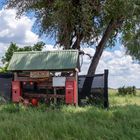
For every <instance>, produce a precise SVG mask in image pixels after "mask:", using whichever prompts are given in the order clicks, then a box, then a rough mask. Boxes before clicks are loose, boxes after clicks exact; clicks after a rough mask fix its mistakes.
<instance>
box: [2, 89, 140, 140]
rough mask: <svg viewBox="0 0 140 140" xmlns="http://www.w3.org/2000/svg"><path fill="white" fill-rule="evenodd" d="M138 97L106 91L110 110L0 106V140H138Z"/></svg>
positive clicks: (90, 107) (139, 117) (139, 103)
mask: <svg viewBox="0 0 140 140" xmlns="http://www.w3.org/2000/svg"><path fill="white" fill-rule="evenodd" d="M139 95H140V94H139V93H138V94H137V95H136V96H117V95H116V91H115V90H112V91H109V100H110V109H109V110H105V109H102V108H97V107H93V106H86V107H74V106H63V107H61V108H60V109H51V108H47V107H45V106H44V105H43V106H41V105H40V106H39V107H38V108H26V107H24V106H22V105H19V106H16V105H13V104H8V105H1V106H0V140H19V139H20V140H132V139H133V140H139V139H140V134H139V130H140V96H139Z"/></svg>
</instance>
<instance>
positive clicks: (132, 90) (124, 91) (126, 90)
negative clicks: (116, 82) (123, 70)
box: [118, 86, 136, 95]
mask: <svg viewBox="0 0 140 140" xmlns="http://www.w3.org/2000/svg"><path fill="white" fill-rule="evenodd" d="M118 95H136V87H135V86H129V87H125V86H123V87H120V88H118Z"/></svg>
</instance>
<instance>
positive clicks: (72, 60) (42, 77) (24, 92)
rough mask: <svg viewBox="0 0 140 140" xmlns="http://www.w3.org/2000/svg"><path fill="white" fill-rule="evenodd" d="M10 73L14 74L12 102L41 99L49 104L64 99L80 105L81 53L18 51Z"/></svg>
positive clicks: (14, 56) (67, 51) (10, 64)
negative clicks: (51, 101)
mask: <svg viewBox="0 0 140 140" xmlns="http://www.w3.org/2000/svg"><path fill="white" fill-rule="evenodd" d="M8 70H9V71H11V72H13V73H14V80H13V82H12V100H13V102H19V101H20V99H21V97H22V98H23V99H32V98H37V99H38V100H43V101H45V102H49V101H50V100H53V101H55V102H57V101H61V99H64V100H63V101H65V103H66V104H77V102H78V101H77V100H78V97H77V96H78V95H77V94H78V87H77V85H78V84H77V79H78V78H77V77H78V71H79V52H78V51H77V50H57V51H46V52H40V51H38V52H15V53H14V54H13V56H12V59H11V61H10V63H9V67H8Z"/></svg>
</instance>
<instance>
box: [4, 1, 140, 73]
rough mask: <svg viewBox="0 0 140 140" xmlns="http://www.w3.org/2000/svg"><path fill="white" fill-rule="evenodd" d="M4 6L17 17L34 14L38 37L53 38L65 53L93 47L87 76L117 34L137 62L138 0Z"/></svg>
mask: <svg viewBox="0 0 140 140" xmlns="http://www.w3.org/2000/svg"><path fill="white" fill-rule="evenodd" d="M6 4H7V7H8V8H16V9H17V16H20V15H22V14H24V13H25V12H34V13H35V16H36V25H37V26H39V27H40V28H39V29H40V30H39V31H40V34H45V35H47V36H53V37H55V38H56V41H57V43H58V44H59V45H60V46H63V47H64V48H65V49H70V48H73V49H80V44H81V43H87V44H89V45H94V46H95V48H96V51H95V54H94V57H93V59H92V63H91V65H90V68H89V71H88V74H89V75H93V74H94V73H95V70H96V67H97V65H98V62H99V59H100V57H101V55H102V53H103V50H104V48H105V47H107V46H113V45H114V43H115V41H116V38H117V35H118V34H120V36H121V41H122V43H123V44H124V45H125V47H126V48H127V53H129V54H131V55H132V56H133V57H134V58H136V59H140V0H7V1H6Z"/></svg>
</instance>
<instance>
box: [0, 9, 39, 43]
mask: <svg viewBox="0 0 140 140" xmlns="http://www.w3.org/2000/svg"><path fill="white" fill-rule="evenodd" d="M33 24H34V19H33V20H31V19H30V18H28V17H27V16H22V17H21V18H20V19H17V18H16V10H14V9H9V10H5V9H2V10H0V43H3V44H9V43H10V42H16V43H17V44H23V45H31V44H34V43H36V42H37V41H38V40H39V38H38V36H37V35H36V34H35V33H33V32H32V26H33Z"/></svg>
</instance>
